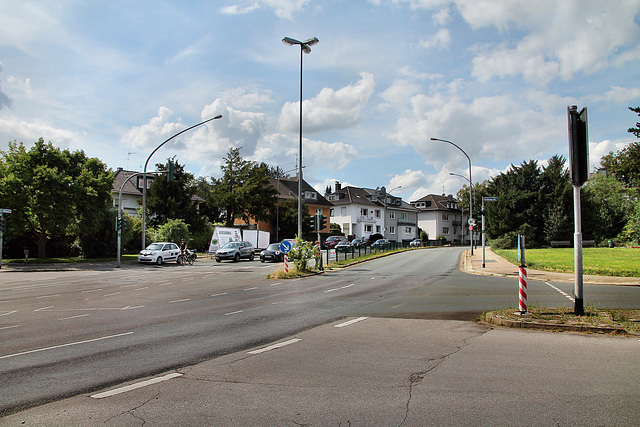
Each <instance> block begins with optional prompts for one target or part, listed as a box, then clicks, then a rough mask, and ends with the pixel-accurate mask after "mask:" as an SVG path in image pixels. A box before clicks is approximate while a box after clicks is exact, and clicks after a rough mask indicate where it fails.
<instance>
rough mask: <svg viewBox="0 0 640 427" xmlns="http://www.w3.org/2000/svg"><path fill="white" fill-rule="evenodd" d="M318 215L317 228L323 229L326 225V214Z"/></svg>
mask: <svg viewBox="0 0 640 427" xmlns="http://www.w3.org/2000/svg"><path fill="white" fill-rule="evenodd" d="M318 217H320V228H319V229H318V230H324V228H325V227H326V226H327V221H326V219H327V216H326V215H318Z"/></svg>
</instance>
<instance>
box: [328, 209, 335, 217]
mask: <svg viewBox="0 0 640 427" xmlns="http://www.w3.org/2000/svg"><path fill="white" fill-rule="evenodd" d="M334 214H335V211H334V210H333V208H331V209H330V210H329V215H331V216H335V215H334Z"/></svg>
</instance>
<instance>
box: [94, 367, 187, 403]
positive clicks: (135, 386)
mask: <svg viewBox="0 0 640 427" xmlns="http://www.w3.org/2000/svg"><path fill="white" fill-rule="evenodd" d="M181 376H182V374H180V373H178V372H174V373H172V374H167V375H164V376H162V377H158V378H152V379H150V380H146V381H141V382H139V383H135V384H130V385H127V386H124V387H119V388H114V389H113V390H109V391H104V392H102V393H97V394H93V395H91V396H89V397H92V398H94V399H104V398H105V397H111V396H115V395H117V394H121V393H126V392H128V391H131V390H136V389H139V388H142V387H146V386H149V385H153V384H157V383H161V382H163V381H168V380H171V379H173V378H178V377H181Z"/></svg>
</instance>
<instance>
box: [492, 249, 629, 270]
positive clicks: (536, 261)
mask: <svg viewBox="0 0 640 427" xmlns="http://www.w3.org/2000/svg"><path fill="white" fill-rule="evenodd" d="M494 252H495V253H496V254H498V255H500V256H501V257H503V258H505V259H506V260H507V261H509V262H511V263H513V264H516V265H518V264H519V262H518V251H517V250H515V249H496V250H494ZM638 256H640V249H637V248H583V249H582V269H583V273H584V274H592V275H597V276H620V277H640V263H639V262H638ZM525 261H526V265H527V267H528V268H532V269H535V270H544V271H556V272H560V273H573V272H574V253H573V249H572V248H553V249H527V250H526V251H525Z"/></svg>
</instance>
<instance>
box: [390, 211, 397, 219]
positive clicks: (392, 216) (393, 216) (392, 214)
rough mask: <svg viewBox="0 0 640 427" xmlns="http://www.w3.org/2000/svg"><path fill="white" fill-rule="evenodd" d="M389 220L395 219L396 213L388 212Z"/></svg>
mask: <svg viewBox="0 0 640 427" xmlns="http://www.w3.org/2000/svg"><path fill="white" fill-rule="evenodd" d="M389 219H396V211H389Z"/></svg>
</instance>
